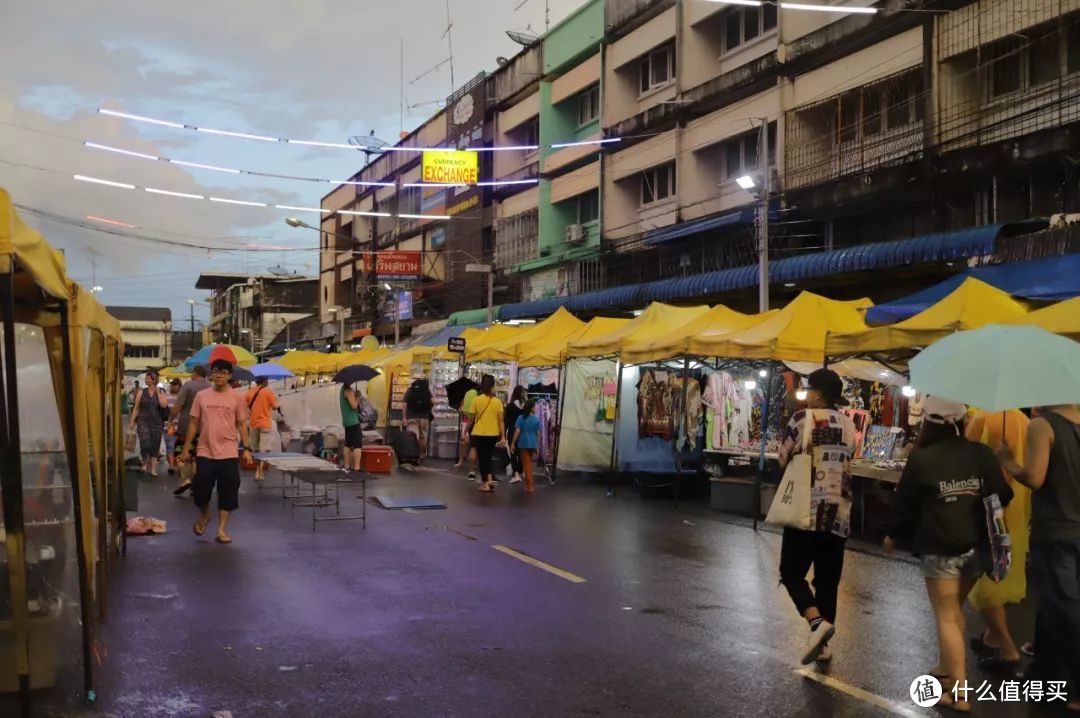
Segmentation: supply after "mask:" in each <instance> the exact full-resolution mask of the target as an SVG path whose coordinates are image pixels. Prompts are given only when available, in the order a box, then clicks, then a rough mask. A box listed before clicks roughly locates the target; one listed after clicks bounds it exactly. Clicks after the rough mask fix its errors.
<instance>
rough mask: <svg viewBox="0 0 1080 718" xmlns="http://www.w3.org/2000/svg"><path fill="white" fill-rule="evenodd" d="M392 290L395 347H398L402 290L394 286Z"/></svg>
mask: <svg viewBox="0 0 1080 718" xmlns="http://www.w3.org/2000/svg"><path fill="white" fill-rule="evenodd" d="M390 292H391V294H392V295H393V300H394V348H395V349H397V345H398V342H400V341H401V295H400V290H398V289H396V288H393V287H391V289H390Z"/></svg>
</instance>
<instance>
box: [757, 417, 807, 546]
mask: <svg viewBox="0 0 1080 718" xmlns="http://www.w3.org/2000/svg"><path fill="white" fill-rule="evenodd" d="M813 431H814V426H813V416H812V411H810V410H807V412H806V420H805V422H804V423H803V428H802V452H801V453H798V454H795V455H794V456H793V457H792V458H791V461H790V463H788V465H787V469H785V470H784V477H783V478H782V479H781V480H780V485H779V486H778V487H777V488H776V496H774V497H773V502H772V505H771V506H769V513H768V515H767V516H766V517H765V522H766V523H770V524H777V525H779V526H788V527H790V528H793V529H800V530H802V531H809V530H810V529H811V528H812V527H813V525H814V512H813V510H812V507H811V505H810V503H811V502H810V490H811V485H812V483H813V471H814V459H813V456H812V455H811V453H810V452H811V447H810V437H811V435H812V434H813Z"/></svg>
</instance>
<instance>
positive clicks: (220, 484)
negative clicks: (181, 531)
mask: <svg viewBox="0 0 1080 718" xmlns="http://www.w3.org/2000/svg"><path fill="white" fill-rule="evenodd" d="M232 371H233V364H232V362H230V361H228V360H227V359H215V360H214V361H213V362H211V364H210V384H211V385H210V388H209V389H204V390H202V391H200V392H199V393H198V394H196V395H195V401H194V402H193V403H192V405H191V421H190V422H189V423H188V430H187V436H186V437H185V438H184V450H183V452H181V454H180V461H181V462H187V461H190V460H191V457H190V451H191V442H192V441H193V440H194V439H195V436H196V434H197V435H198V436H199V445H198V450H197V459H196V462H195V467H196V468H195V478H194V479H193V480H192V495H193V496H194V497H195V505H196V506H198V507H199V510H200V511H202V516H200V517H199V520H198V521H196V522H195V534H196V535H197V536H202V535H203V533H205V532H206V527H207V525H208V524H209V523H210V497H211V496H212V495H213V493H214V487H215V485H216V486H217V496H218V531H217V538H215V539H214V540H215V541H217V542H218V543H223V544H225V543H232V539H231V538H230V537H229V535H228V534H227V533H226V531H225V529H226V527H227V526H228V525H229V513H230V512H231V511H236V509H238V508H239V507H240V457H239V456H238V453H239V452H238V451H237V448H236V447H237V439H238V438H239V439H240V440H242V441H243V444H244V459H245V460H246V461H252V460H253V459H252V457H251V442H250V440H249V437H248V430H247V418H248V411H247V404H246V403H245V402H244V397H243V395H242V394H238V393H237V392H235V391H233V390H232V388H231V387H230V386H229V379H230V378H232Z"/></svg>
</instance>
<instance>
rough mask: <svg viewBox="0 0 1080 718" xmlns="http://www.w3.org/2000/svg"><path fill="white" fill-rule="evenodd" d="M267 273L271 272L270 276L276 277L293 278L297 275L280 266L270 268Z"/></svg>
mask: <svg viewBox="0 0 1080 718" xmlns="http://www.w3.org/2000/svg"><path fill="white" fill-rule="evenodd" d="M267 271H269V272H270V274H273V275H274V276H275V277H291V276H293V275H295V274H296V272H292V271H290V270H288V269H286V268H285V267H283V266H281V265H280V264H279V265H277V266H274V267H270V269H269V270H267Z"/></svg>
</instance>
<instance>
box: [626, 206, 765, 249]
mask: <svg viewBox="0 0 1080 718" xmlns="http://www.w3.org/2000/svg"><path fill="white" fill-rule="evenodd" d="M753 221H754V210H753V208H750V207H748V208H746V209H740V210H736V211H734V212H728V213H727V214H721V215H716V216H713V217H702V218H701V219H695V220H691V221H689V222H682V223H681V224H676V225H673V226H670V227H661V228H660V229H654V230H653V231H651V232H649V234H648V235H647V236H646V237H645V242H644V244H645V246H646V247H655V246H657V245H660V244H667V243H668V242H671V241H674V240H676V239H682V238H683V237H689V236H691V235H694V234H698V233H699V232H709V231H711V230H714V229H721V228H723V227H731V226H733V225H736V224H751V223H753Z"/></svg>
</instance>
